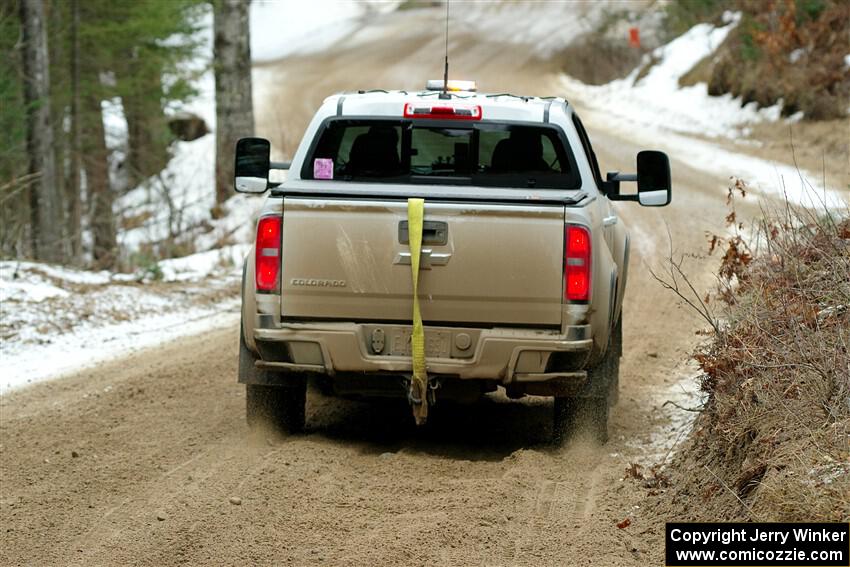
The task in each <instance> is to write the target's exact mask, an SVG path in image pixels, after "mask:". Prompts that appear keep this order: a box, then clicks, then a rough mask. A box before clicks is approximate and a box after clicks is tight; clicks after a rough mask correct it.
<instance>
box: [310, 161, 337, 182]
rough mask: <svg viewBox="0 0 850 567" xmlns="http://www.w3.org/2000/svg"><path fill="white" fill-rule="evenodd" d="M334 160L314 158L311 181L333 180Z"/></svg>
mask: <svg viewBox="0 0 850 567" xmlns="http://www.w3.org/2000/svg"><path fill="white" fill-rule="evenodd" d="M333 178H334V160H332V159H330V158H316V159H314V160H313V179H333Z"/></svg>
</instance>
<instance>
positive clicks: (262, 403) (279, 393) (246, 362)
mask: <svg viewBox="0 0 850 567" xmlns="http://www.w3.org/2000/svg"><path fill="white" fill-rule="evenodd" d="M257 360H259V357H257V355H256V354H254V353H253V352H252V351H251V349H249V348H248V345H247V344H246V343H245V335H244V331H242V332H240V333H239V381H240V382H246V384H245V417H246V419H247V421H248V427H250V428H251V429H257V428H261V427H269V428H271V429H272V430H274V431H277V432H280V433H287V434H289V433H298V432H300V431H303V430H304V424H305V422H306V415H305V414H306V406H307V380H306V378H305V377H304V376H303V375H289V376H286V377H279V376H269V375H270V374H278V373H279V372H275V371H272V370H263V369H260V368H257V367H256V365H255V362H256V361H257ZM264 382H266V383H267V382H274V383H281V382H283V383H284V384H286V385H284V386H279V385H274V386H269V385H267V384H264Z"/></svg>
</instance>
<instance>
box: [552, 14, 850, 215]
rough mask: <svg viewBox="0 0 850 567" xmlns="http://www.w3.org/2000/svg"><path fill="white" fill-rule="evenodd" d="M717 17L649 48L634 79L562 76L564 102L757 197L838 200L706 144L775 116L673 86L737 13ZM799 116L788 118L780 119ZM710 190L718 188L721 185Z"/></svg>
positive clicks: (774, 110) (809, 180) (839, 195)
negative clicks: (720, 20) (649, 61)
mask: <svg viewBox="0 0 850 567" xmlns="http://www.w3.org/2000/svg"><path fill="white" fill-rule="evenodd" d="M724 19H725V21H726V23H725V24H724V25H722V26H718V27H715V26H713V25H711V24H698V25H696V26H694V27H693V28H691V29H690V30H689V31H688V32H686V33H685V34H683V35H682V36H680V37H678V38H676V39H674V40H673V41H671V42H670V43H668V44H667V45H664V46H661V47H659V48H658V49H656V50H655V51H654V52H653V54H652V58H653V59H654V60H655V63H654V65H652V67H651V68H650V69H649V71H648V72H647V73H646V74H645V76H643V77H641V78H638V76H639V74H640V70H641V69H640V68H638V69H635V70H634V71H633V72H632V73H631V74H630V75H629V76H628V77H626V78H625V79H620V80H616V81H613V82H611V83H608V84H606V85H601V86H593V85H586V84H584V83H582V82H581V81H578V80H576V79H574V78H572V77H569V76H566V75H564V76H563V77H562V84H563V86H564V88H565V89H566V91H567V93H568V98H569V99H571V100H573V102H576V101H577V102H578V103H579V104H578V105H577V106H578V108H579V110H580V112H581V115H582V117H584V119H585V121H587V122H592V123H594V124H596V125H597V126H600V127H603V128H604V129H606V130H609V131H613V132H615V133H618V134H620V135H621V136H623V137H625V138H626V139H633V140H636V141H639V142H641V143H643V144H645V145H646V147H647V148H654V149H660V150H665V151H667V152H668V153H669V154H670V155H671V156H672V157H675V158H678V159H679V161H682V162H684V163H687V164H689V165H691V166H692V167H693V168H694V169H697V170H701V171H705V172H709V173H712V174H716V173H717V172H719V171H722V172H725V173H727V174H728V175H729V176H734V177H740V178H742V179H745V180H746V181H747V182H748V184H749V185H750V188H751V189H754V190H755V192H756V193H757V194H761V195H765V194H774V195H782V194H783V193H785V194H786V195H787V196H788V198H789V200H790V201H792V202H794V203H797V204H802V205H808V206H821V205H822V204H827V205H830V206H840V205H841V204H842V203H845V202H846V199H847V195H846V192H841V191H837V190H835V189H834V188H829V187H824V186H823V183H822V180H821V179H819V177H818V176H817V175H813V174H810V173H808V172H805V171H798V170H797V169H796V168H794V167H792V166H788V165H785V164H778V163H773V162H769V161H766V160H762V159H759V158H756V157H752V156H750V155H745V154H743V153H740V152H735V151H731V150H727V149H724V148H723V147H722V146H721V145H718V144H717V143H714V142H712V141H711V138H714V139H718V140H724V141H725V140H731V141H733V142H735V143H748V141H747V140H743V139H742V138H744V137H745V136H747V135H748V134H749V126H750V125H751V124H754V123H758V122H764V121H771V122H775V121H777V120H780V111H781V105H776V106H772V107H769V108H762V109H758V108H757V107H756V104H755V103H750V104H747V105H743V106H742V104H741V102H742V101H741V99H740V98H733V97H732V96H731V95H728V94H727V95H724V96H719V97H715V96H709V94H708V86H707V85H706V84H705V83H699V84H696V85H693V86H690V87H680V86H679V78H680V77H681V76H682V75H684V74H685V73H687V72H688V71H690V70H691V69H692V68H693V67H694V66H695V65H696V64H697V63H699V62H700V61H701V60H702V59H704V58H705V57H707V56H709V55H711V53H713V52H714V50H715V49H716V48H717V47H718V46H719V45H720V44H721V43H722V42H723V40H724V39H725V38H726V36H727V35H728V34H729V32H730V31H732V29H733V28H734V27H735V26H736V25H737V23H738V21H739V19H740V16H739V15H738V14H733V13H727V14H725V15H724ZM799 119H800V116H794V117H791V118H790V119H787V120H788V121H789V122H793V121H796V120H799ZM674 175H675V172H674ZM674 182H675V179H674ZM718 190H723V191H725V190H726V186H725V185H723V186H722V187H718Z"/></svg>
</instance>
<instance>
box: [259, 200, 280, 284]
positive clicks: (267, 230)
mask: <svg viewBox="0 0 850 567" xmlns="http://www.w3.org/2000/svg"><path fill="white" fill-rule="evenodd" d="M280 229H281V218H280V217H279V216H272V217H262V218H260V222H259V223H257V245H256V248H255V250H254V257H255V260H256V265H255V271H254V275H255V279H256V282H257V291H264V292H275V291H277V290H278V282H279V281H280V232H281V231H280Z"/></svg>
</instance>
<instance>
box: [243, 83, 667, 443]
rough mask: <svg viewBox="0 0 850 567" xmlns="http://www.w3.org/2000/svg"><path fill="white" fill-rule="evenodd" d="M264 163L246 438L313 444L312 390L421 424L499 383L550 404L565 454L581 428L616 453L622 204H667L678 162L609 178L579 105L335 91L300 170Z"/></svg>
mask: <svg viewBox="0 0 850 567" xmlns="http://www.w3.org/2000/svg"><path fill="white" fill-rule="evenodd" d="M269 155H270V145H269V142H268V141H266V140H263V139H261V138H246V139H242V140H240V141H239V143H238V144H237V151H236V189H237V191H242V192H248V193H264V192H266V191H267V190H269V189H271V191H270V195H269V196H268V198H267V200H266V202H265V205H264V207H263V209H262V212H261V214H260V218H259V220H258V223H257V238H256V242H255V245H254V247H253V249H252V250H251V252H250V254H249V255H248V257H247V258H246V262H245V270H244V279H243V288H242V325H241V340H240V352H239V381H240V382H241V383H244V384H246V388H247V417H248V421H249V423H250V424H257V423H260V422H269V423H272V424H273V425H275V426H276V427H278V428H280V429H282V430H284V431H288V432H295V431H298V430H300V429H302V428H303V427H304V425H305V417H304V416H305V403H306V384H307V381H308V379H310V378H313V379H314V380H315V381H316V382H317V383H318V384H319V385H320V386H321V389H322V391H324V392H326V393H332V394H334V395H339V396H347V397H367V398H368V397H382V396H398V397H402V398H407V399H408V400H409V402H410V404H411V406H412V408H413V413H414V416H415V417H416V418H417V421H418V422H423V421H424V420H425V417H426V416H427V410H428V407H429V406H430V405H433V404H435V403H439V402H440V401H441V400H454V401H461V402H472V401H474V400H477V399H478V398H479V397H480V396H482V395H484V394H487V393H489V392H494V391H496V390H497V389H498V388H499V387H501V388H504V390H505V393H506V394H507V396H509V397H511V398H521V397H523V396H550V397H553V398H554V411H553V417H554V419H553V438H554V440H555V441H556V442H560V441H561V440H562V439H563V438H564V437H565V435H566V433H567V431H569V429H570V428H571V427H573V426H574V425H575V424H576V422H577V421H578V420H581V421H582V422H584V426H586V427H589V428H590V429H591V431H592V432H593V434H594V435H595V436H596V438H597V439H599V440H600V441H603V442H604V441H605V440H606V439H607V431H608V426H607V421H608V408H609V405H610V404H611V403H613V401H614V400H615V399H616V391H617V388H618V384H619V380H618V371H619V358H620V356H621V353H622V317H621V312H622V304H623V294H624V290H625V287H626V276H627V269H628V263H629V236H628V232H627V230H626V227H625V226H624V223H623V222H622V219H620V217H618V216H617V211H616V209H615V208H614V206H613V204H612V202H613V201H617V200H621V201H626V200H628V201H638V202H639V203H640V204H641V205H647V206H663V205H667V204H668V203H669V202H670V198H671V193H670V166H669V161H668V159H667V156H666V155H664V154H663V153H661V152H655V151H645V152H640V153H639V154H638V156H637V174H633V175H624V174H619V173H609V174H608V175H607V176H606V178H605V179H603V178H602V176H601V173H600V171H599V167H598V164H597V161H596V157H595V155H594V153H593V149H592V147H591V145H590V141H589V139H588V137H587V133H586V132H585V130H584V128H583V126H582V124H581V121H580V120H579V118H578V116H577V115H576V113H575V112H574V110H573V108H572V107H571V106H570V105H569V104H568V103H567V102H566V101H565V100H563V99H561V98H537V97H521V96H514V95H507V94H499V95H486V94H479V93H476V92H473V91H470V90H467V91H454V92H450V91H445V90H444V91H432V90H425V91H422V92H404V91H395V92H386V91H376V92H367V93H363V92H361V93H353V94H339V95H334V96H331V97H329V98H328V99H326V100H325V101H324V103H323V104H322V106H321V108H320V109H319V110H318V112H317V113H316V115H315V117H314V118H313V120H312V122H311V123H310V125H309V126H308V128H307V131H306V133H305V135H304V138H303V140H302V142H301V145H300V146H299V148H298V150H297V152H296V154H295V156H294V158H293V160H292V163H291V164H280V163H274V162H271V161H270V157H269ZM275 168H279V169H282V168H288V169H289V173H288V175H287V177H286V181H285V182H283V183H282V184H276V183H270V182H269V170H270V169H275ZM621 181H636V182H637V191H633V192H631V193H629V194H625V193H621V192H620V182H621ZM417 201H418V203H419V205H418V207H419V208H418V209H417V208H416V207H417V205H416V202H417ZM417 210H418V211H419V212H418V213H417V212H416V211H417ZM411 211H414V212H411ZM416 264H418V268H419V270H418V272H415V273H416V275H417V278H416V281H417V285H418V294H414V291H413V290H414V287H413V284H414V277H413V276H414V272H413V270H412V265H416ZM414 304H416V309H417V310H418V313H419V314H421V321H422V323H421V326H420V325H417V324H415V323H416V322H417V319H416V317H415V315H414ZM418 333H421V334H419V335H418ZM423 335H424V337H423ZM417 336H420V337H421V338H420V340H418V341H417V339H416V337H417ZM411 337H413V340H411ZM417 345H418V346H417ZM417 360H418V361H419V362H420V363H421V364H422V365H421V367H420V370H419V371H418V372H417V371H415V370H414V367H415V366H416V363H417ZM417 384H418V385H419V386H417Z"/></svg>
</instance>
